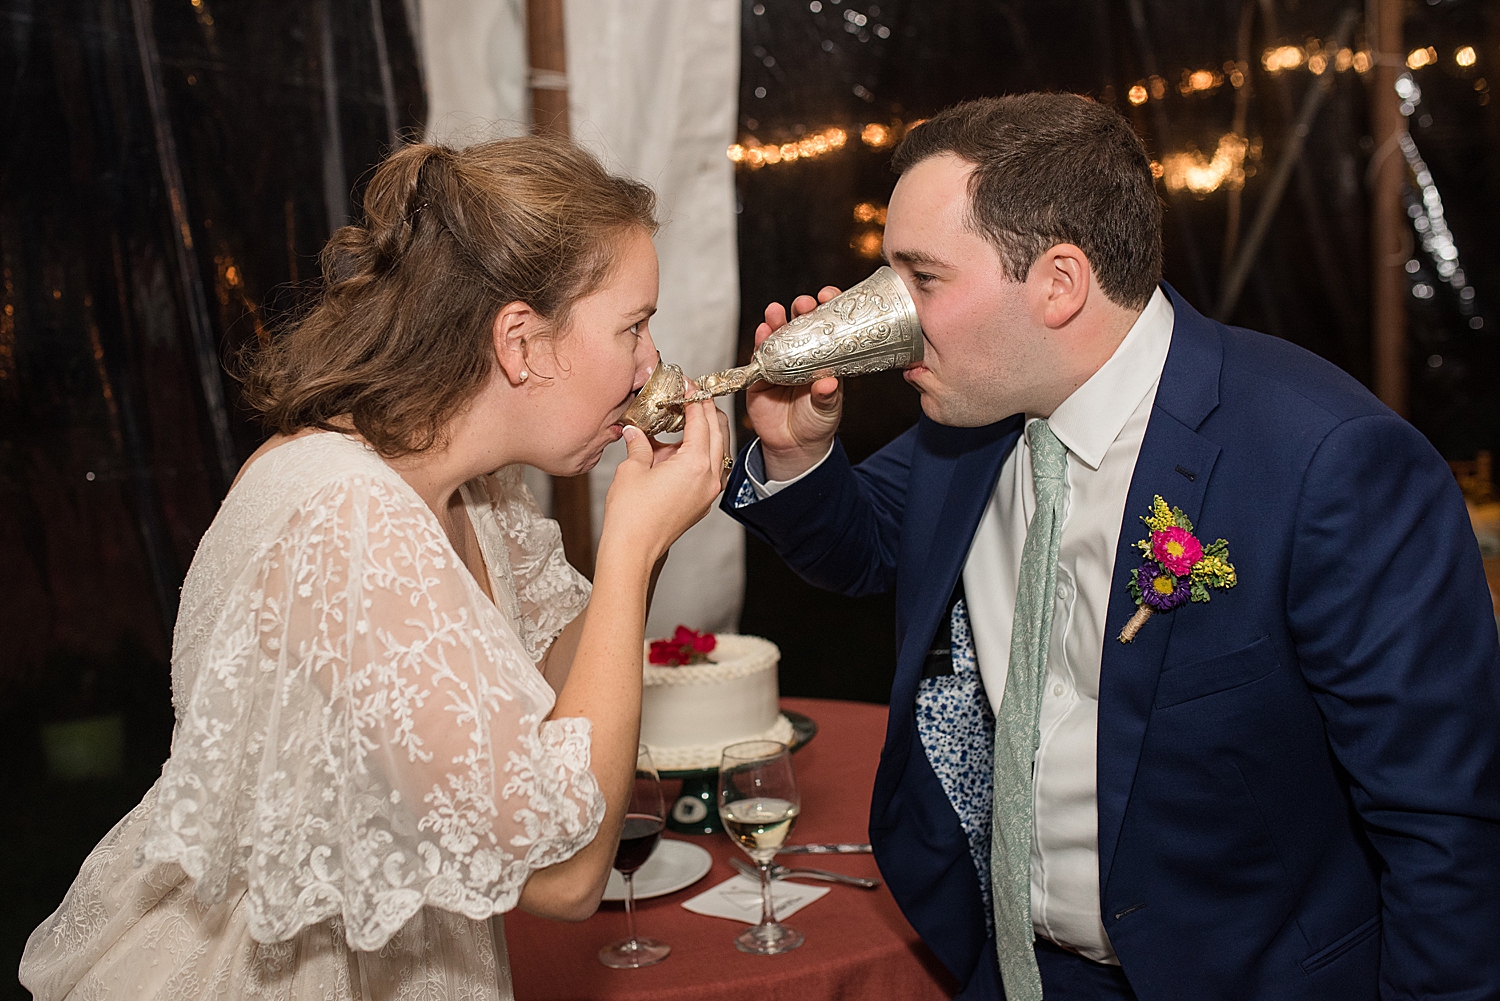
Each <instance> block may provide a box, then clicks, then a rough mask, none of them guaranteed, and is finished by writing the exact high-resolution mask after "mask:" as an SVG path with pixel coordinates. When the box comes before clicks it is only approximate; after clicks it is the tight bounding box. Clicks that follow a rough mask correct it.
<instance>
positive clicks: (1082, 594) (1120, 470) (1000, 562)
mask: <svg viewBox="0 0 1500 1001" xmlns="http://www.w3.org/2000/svg"><path fill="white" fill-rule="evenodd" d="M1173 319H1174V317H1173V311H1172V304H1171V303H1170V302H1169V301H1168V300H1167V297H1166V295H1165V294H1163V293H1162V291H1161V289H1157V290H1156V292H1155V293H1153V295H1152V296H1151V300H1150V302H1148V303H1147V304H1146V308H1145V309H1144V310H1143V311H1142V312H1141V315H1140V316H1139V317H1138V318H1137V319H1136V322H1135V324H1134V325H1133V326H1132V327H1131V328H1130V331H1129V333H1127V334H1126V335H1125V339H1124V340H1123V341H1122V342H1121V343H1120V346H1119V347H1118V348H1116V349H1115V353H1114V354H1113V355H1112V356H1111V357H1110V359H1109V360H1108V361H1107V362H1105V363H1104V364H1103V365H1102V366H1101V367H1100V368H1099V371H1097V372H1095V373H1094V375H1093V376H1092V377H1091V378H1090V379H1089V380H1088V381H1087V382H1085V383H1084V384H1083V385H1082V386H1080V387H1078V389H1076V390H1074V392H1073V394H1072V395H1071V396H1069V397H1068V398H1067V399H1066V400H1064V401H1063V402H1062V404H1060V405H1059V406H1058V408H1057V409H1056V411H1054V412H1053V414H1052V416H1051V417H1050V418H1049V419H1048V424H1049V425H1050V426H1051V428H1052V433H1053V434H1055V435H1056V436H1057V438H1058V440H1059V441H1061V442H1062V443H1063V444H1064V445H1065V446H1067V449H1068V458H1067V475H1066V484H1065V488H1064V498H1065V499H1064V513H1063V527H1062V540H1061V542H1060V544H1059V547H1058V559H1057V563H1058V566H1057V598H1056V602H1057V604H1056V606H1055V608H1054V610H1053V616H1052V638H1051V642H1050V645H1049V647H1048V650H1047V682H1046V687H1045V688H1044V690H1043V699H1042V707H1041V745H1040V747H1039V748H1038V749H1037V755H1036V771H1035V784H1034V795H1035V797H1036V800H1035V829H1034V832H1033V837H1032V848H1031V919H1032V923H1033V925H1034V926H1035V928H1036V933H1037V934H1038V935H1039V936H1041V937H1043V938H1047V939H1050V940H1051V941H1053V942H1055V943H1057V944H1058V945H1061V946H1063V947H1065V948H1068V949H1072V950H1073V951H1075V952H1078V953H1080V954H1081V955H1083V956H1086V957H1088V958H1089V959H1092V960H1095V961H1096V962H1102V963H1114V964H1118V963H1119V960H1118V959H1116V958H1115V954H1114V949H1113V948H1112V947H1111V946H1110V943H1109V938H1108V937H1107V936H1106V935H1105V932H1104V924H1103V921H1102V919H1101V916H1100V912H1099V808H1098V801H1097V798H1096V789H1095V782H1096V776H1097V771H1096V750H1095V749H1096V746H1097V738H1098V720H1099V664H1100V660H1101V658H1102V656H1103V652H1104V642H1105V640H1106V638H1107V637H1106V636H1105V632H1104V626H1105V621H1104V620H1105V614H1106V612H1107V610H1108V607H1109V591H1110V583H1111V578H1112V577H1113V575H1114V566H1115V547H1116V544H1117V543H1118V541H1119V535H1120V527H1121V525H1122V523H1123V522H1124V519H1125V514H1126V512H1125V499H1126V495H1127V494H1128V492H1129V490H1130V480H1131V477H1132V476H1133V475H1134V473H1135V463H1136V459H1137V458H1138V457H1139V455H1140V451H1141V441H1142V440H1143V439H1144V438H1145V435H1146V424H1147V422H1148V421H1149V419H1150V417H1151V406H1152V404H1153V403H1154V402H1155V400H1156V388H1157V384H1158V383H1159V382H1160V380H1161V370H1162V366H1163V365H1164V364H1165V363H1166V360H1167V350H1168V349H1169V348H1170V347H1171V345H1172V323H1173ZM758 445H759V443H758V442H757V443H756V446H757V447H758ZM748 458H749V459H750V460H751V461H749V462H748V463H747V466H748V469H747V472H751V473H752V475H750V476H749V477H748V479H749V481H750V485H751V488H752V490H753V492H754V494H755V495H756V496H757V497H759V498H765V497H769V496H770V495H772V494H774V493H776V492H777V491H778V490H780V489H783V488H785V487H787V486H790V485H791V484H793V483H795V482H797V480H800V479H801V478H802V476H798V477H796V478H794V479H791V480H784V481H775V480H772V481H768V482H762V481H761V479H760V477H761V476H763V475H764V474H763V473H762V472H761V470H762V469H763V466H762V465H761V462H760V456H759V455H758V454H756V452H755V451H753V450H752V453H751V455H750V456H749V457H748ZM825 458H826V456H825ZM819 464H820V465H821V462H820V463H819ZM813 468H814V469H815V468H817V467H816V466H814V467H813ZM752 471H753V472H752ZM811 471H812V470H811V469H810V470H808V472H811ZM757 474H758V475H757ZM802 475H803V476H806V475H807V473H803V474H802ZM1035 510H1036V487H1035V484H1034V482H1033V480H1032V478H1031V449H1030V447H1029V446H1028V445H1027V443H1026V436H1025V435H1021V437H1020V439H1019V440H1018V441H1017V442H1016V446H1015V448H1013V449H1012V450H1011V453H1010V455H1008V456H1007V457H1006V459H1005V462H1004V464H1003V465H1002V466H1001V467H1000V477H999V480H998V481H997V482H996V485H995V491H994V493H993V494H992V495H991V497H990V503H989V506H988V507H987V508H986V509H985V512H984V516H983V517H982V518H981V519H980V522H979V528H978V530H977V531H976V532H975V534H974V541H973V544H972V545H971V547H970V549H969V557H968V560H967V561H966V562H965V564H964V570H963V579H964V593H965V595H966V597H967V601H968V609H969V622H970V625H971V627H972V630H973V634H974V647H975V652H976V655H977V657H978V660H979V674H980V677H981V678H983V679H984V686H985V690H986V693H987V694H988V696H989V700H990V705H991V706H992V707H994V708H998V707H999V705H1000V699H1001V696H1002V694H1003V693H1004V691H1005V675H1006V673H1007V670H1008V669H1009V666H1010V637H1011V625H1012V620H1013V619H1014V618H1015V609H1016V585H1017V581H1018V578H1019V577H1020V572H1021V548H1022V546H1023V545H1024V544H1025V542H1026V529H1027V526H1028V525H1029V524H1030V522H1031V515H1032V513H1033V512H1034V511H1035ZM1142 513H1144V512H1142Z"/></svg>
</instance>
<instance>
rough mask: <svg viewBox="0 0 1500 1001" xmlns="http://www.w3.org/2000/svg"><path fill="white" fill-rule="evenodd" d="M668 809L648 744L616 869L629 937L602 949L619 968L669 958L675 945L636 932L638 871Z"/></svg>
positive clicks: (642, 749)
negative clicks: (622, 882)
mask: <svg viewBox="0 0 1500 1001" xmlns="http://www.w3.org/2000/svg"><path fill="white" fill-rule="evenodd" d="M666 822H667V809H666V803H665V802H664V801H663V800H662V795H661V776H660V775H658V774H657V771H656V765H655V763H654V762H652V760H651V751H650V750H649V749H648V748H647V747H646V745H645V744H641V745H640V746H639V747H637V748H636V752H635V785H634V786H633V787H632V788H631V791H630V805H629V806H628V807H627V808H626V810H625V827H624V829H623V830H621V832H620V844H619V846H618V847H617V848H616V849H615V869H616V871H618V872H619V874H620V875H621V876H622V877H624V879H625V928H626V930H627V931H628V932H629V936H630V937H629V938H625V939H622V940H621V941H619V942H615V943H612V944H610V945H606V946H605V947H604V948H602V949H600V950H599V962H601V963H603V964H604V965H605V966H609V967H612V968H614V969H616V970H635V969H639V968H640V967H642V966H651V965H653V964H655V963H660V962H661V961H662V960H664V959H666V958H667V955H668V954H669V953H670V952H671V951H672V947H671V946H670V945H667V944H666V943H665V942H658V941H657V940H656V939H654V938H641V937H640V936H639V935H637V934H636V933H635V871H636V870H637V869H639V868H640V867H641V866H643V865H645V864H646V860H647V859H649V858H650V857H651V853H652V852H653V851H655V850H656V843H657V842H658V841H660V840H661V830H662V828H663V827H665V826H666Z"/></svg>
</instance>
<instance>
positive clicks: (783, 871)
mask: <svg viewBox="0 0 1500 1001" xmlns="http://www.w3.org/2000/svg"><path fill="white" fill-rule="evenodd" d="M729 864H730V865H732V866H734V868H735V870H736V871H737V872H740V873H743V874H744V875H746V876H749V877H750V878H751V879H759V878H760V870H759V869H757V868H756V867H755V866H753V865H751V864H750V863H748V862H746V861H745V860H743V859H737V858H732V859H730V860H729ZM771 878H772V879H821V880H825V881H827V882H829V883H844V884H846V885H848V886H857V887H859V888H860V889H863V890H873V889H875V888H876V887H877V886H879V885H880V880H878V879H866V878H865V877H863V876H846V875H844V874H843V873H841V872H829V871H828V870H826V869H792V868H789V867H787V866H784V865H773V866H771Z"/></svg>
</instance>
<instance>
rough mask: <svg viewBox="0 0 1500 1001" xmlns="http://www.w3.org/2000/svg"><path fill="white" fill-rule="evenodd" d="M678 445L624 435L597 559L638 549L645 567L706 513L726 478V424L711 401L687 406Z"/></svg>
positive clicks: (632, 432)
mask: <svg viewBox="0 0 1500 1001" xmlns="http://www.w3.org/2000/svg"><path fill="white" fill-rule="evenodd" d="M683 410H684V413H685V416H686V418H687V423H686V426H685V427H684V428H683V432H682V442H681V443H680V444H675V445H668V444H660V443H657V442H654V441H652V440H651V439H650V438H648V437H647V436H646V435H645V433H644V432H642V431H641V430H640V429H639V428H634V427H627V428H626V429H625V448H626V452H627V455H626V458H625V461H624V462H621V463H620V465H619V466H618V467H617V468H616V469H615V478H614V482H613V483H611V484H610V487H609V494H608V495H607V496H606V498H605V501H604V528H603V531H602V533H601V536H600V540H599V550H600V555H601V556H603V555H604V553H605V550H606V549H610V548H619V547H625V548H630V549H636V548H639V551H640V552H641V553H642V554H643V555H644V556H645V557H646V559H647V565H648V566H649V565H651V564H654V563H655V562H656V561H657V560H658V559H660V558H661V557H662V556H663V555H664V554H665V553H666V551H667V549H668V548H669V547H670V546H671V545H672V543H673V542H675V541H676V540H677V538H678V537H679V536H680V535H682V533H683V532H685V531H687V530H688V529H689V528H690V527H692V526H693V525H694V524H695V523H697V521H698V520H699V519H701V518H702V517H703V516H704V515H705V514H707V513H708V509H709V507H710V506H711V505H712V504H713V502H714V499H715V498H716V497H717V496H718V495H719V491H720V490H722V489H723V487H724V483H725V481H726V480H727V478H728V475H729V470H728V468H726V463H725V458H726V456H728V455H729V451H728V448H729V446H728V442H729V419H728V418H727V417H725V416H724V413H723V412H722V411H721V410H719V408H718V407H716V406H714V405H713V402H712V401H709V400H705V401H703V402H701V403H689V404H687V405H686V406H685V407H684V408H683Z"/></svg>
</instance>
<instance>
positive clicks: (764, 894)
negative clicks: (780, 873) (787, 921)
mask: <svg viewBox="0 0 1500 1001" xmlns="http://www.w3.org/2000/svg"><path fill="white" fill-rule="evenodd" d="M775 923H776V905H775V904H774V903H772V902H771V863H770V862H762V863H760V924H761V927H762V928H764V927H766V926H768V925H774V924H775Z"/></svg>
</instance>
